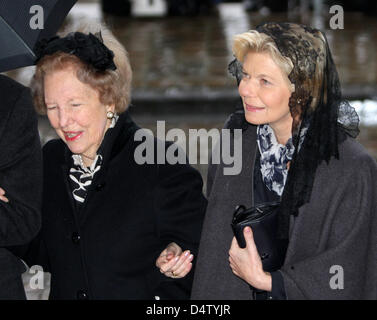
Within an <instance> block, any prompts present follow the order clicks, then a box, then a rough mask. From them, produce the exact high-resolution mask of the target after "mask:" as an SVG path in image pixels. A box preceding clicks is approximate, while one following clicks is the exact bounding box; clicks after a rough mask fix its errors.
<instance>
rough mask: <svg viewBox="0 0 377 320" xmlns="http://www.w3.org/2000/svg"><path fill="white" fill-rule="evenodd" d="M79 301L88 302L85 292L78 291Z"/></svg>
mask: <svg viewBox="0 0 377 320" xmlns="http://www.w3.org/2000/svg"><path fill="white" fill-rule="evenodd" d="M77 299H78V300H88V294H87V293H86V292H85V291H84V290H79V291H77Z"/></svg>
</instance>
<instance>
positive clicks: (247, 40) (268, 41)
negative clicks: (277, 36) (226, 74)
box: [232, 30, 294, 91]
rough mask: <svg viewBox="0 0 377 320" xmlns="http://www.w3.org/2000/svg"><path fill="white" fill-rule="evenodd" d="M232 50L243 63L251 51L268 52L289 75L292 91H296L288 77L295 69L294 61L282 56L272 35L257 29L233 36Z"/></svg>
mask: <svg viewBox="0 0 377 320" xmlns="http://www.w3.org/2000/svg"><path fill="white" fill-rule="evenodd" d="M232 51H233V54H234V56H235V57H236V59H237V60H238V61H240V62H241V63H243V62H244V59H245V56H246V55H247V54H248V53H249V52H255V53H268V54H269V55H270V57H271V59H272V60H273V61H274V62H275V63H276V64H277V66H278V67H279V68H280V69H281V70H282V71H283V73H284V74H285V75H286V76H287V81H288V82H289V84H290V86H292V91H294V85H293V84H292V83H291V82H290V81H289V79H288V76H289V74H290V73H291V71H292V69H293V63H292V61H291V59H289V58H288V57H284V56H282V54H281V53H280V51H279V49H278V48H277V46H276V44H275V42H274V40H272V38H271V37H270V36H268V35H266V34H264V33H260V32H258V31H256V30H251V31H248V32H244V33H241V34H238V35H235V36H234V37H233V47H232Z"/></svg>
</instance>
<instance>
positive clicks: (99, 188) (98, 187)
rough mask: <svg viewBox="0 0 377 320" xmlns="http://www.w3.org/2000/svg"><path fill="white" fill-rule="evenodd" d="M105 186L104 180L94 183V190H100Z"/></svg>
mask: <svg viewBox="0 0 377 320" xmlns="http://www.w3.org/2000/svg"><path fill="white" fill-rule="evenodd" d="M104 187H105V182H103V183H99V184H97V185H96V190H97V191H101V190H102V189H103V188H104Z"/></svg>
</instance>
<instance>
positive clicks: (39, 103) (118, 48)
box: [30, 22, 132, 115]
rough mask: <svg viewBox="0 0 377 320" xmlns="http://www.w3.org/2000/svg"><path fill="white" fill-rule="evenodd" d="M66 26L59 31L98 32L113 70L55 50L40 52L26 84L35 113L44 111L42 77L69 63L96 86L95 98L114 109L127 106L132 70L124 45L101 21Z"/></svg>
mask: <svg viewBox="0 0 377 320" xmlns="http://www.w3.org/2000/svg"><path fill="white" fill-rule="evenodd" d="M72 29H73V27H72V26H69V27H68V28H66V30H65V31H64V32H63V33H61V34H59V35H60V36H62V37H64V36H65V35H67V34H68V33H70V32H82V33H84V34H89V33H92V34H96V33H98V32H100V34H101V36H102V39H103V43H104V44H105V46H106V47H107V48H109V49H110V50H111V51H113V53H114V63H115V65H116V67H117V68H116V70H105V71H103V72H97V71H96V70H95V69H94V68H93V67H92V66H91V65H89V64H87V63H86V62H84V61H82V60H80V59H79V58H78V57H77V56H75V55H73V54H68V53H64V52H56V53H54V54H52V55H46V56H44V57H43V58H42V59H41V60H40V61H39V62H38V64H37V68H36V71H35V74H34V76H33V78H32V82H31V84H30V88H31V91H32V95H33V100H34V106H35V109H36V111H37V112H38V113H39V114H42V115H44V114H46V111H47V109H46V104H45V100H44V77H45V76H46V75H47V74H49V73H52V72H55V71H59V70H64V69H66V68H68V67H73V68H74V69H75V70H76V76H77V78H78V79H79V80H80V81H81V82H83V83H85V84H88V85H89V86H91V87H92V88H93V89H95V90H97V91H98V93H99V99H100V101H101V103H103V104H104V105H111V104H114V105H115V112H116V113H118V114H119V113H122V112H124V111H126V110H127V108H128V106H129V105H130V102H131V82H132V70H131V65H130V62H129V59H128V53H127V51H126V49H125V48H124V46H123V45H122V44H121V43H120V42H119V41H118V40H117V39H116V38H115V36H114V35H113V34H112V32H111V31H110V30H109V29H108V28H107V27H106V26H105V25H104V24H101V23H93V22H89V23H88V22H83V23H81V24H80V25H79V26H78V27H77V28H74V30H72Z"/></svg>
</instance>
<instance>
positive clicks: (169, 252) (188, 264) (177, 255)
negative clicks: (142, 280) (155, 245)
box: [156, 242, 194, 279]
mask: <svg viewBox="0 0 377 320" xmlns="http://www.w3.org/2000/svg"><path fill="white" fill-rule="evenodd" d="M193 257H194V256H193V255H192V254H190V251H189V250H186V251H184V252H182V249H181V247H180V246H179V245H177V244H176V243H175V242H171V243H169V245H168V246H167V247H166V248H165V250H164V251H162V252H161V254H160V256H159V257H158V258H157V260H156V266H157V268H159V269H160V272H161V273H163V274H164V275H165V276H167V277H170V278H175V279H176V278H183V277H184V276H186V275H187V274H188V273H189V272H190V270H191V268H192V259H193Z"/></svg>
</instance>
